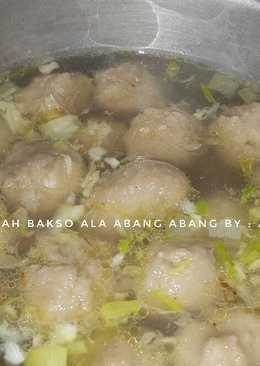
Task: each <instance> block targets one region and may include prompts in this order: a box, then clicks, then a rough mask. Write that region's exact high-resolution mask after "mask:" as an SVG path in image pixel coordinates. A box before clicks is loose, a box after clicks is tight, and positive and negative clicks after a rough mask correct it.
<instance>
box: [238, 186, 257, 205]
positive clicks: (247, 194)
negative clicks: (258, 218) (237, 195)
mask: <svg viewBox="0 0 260 366" xmlns="http://www.w3.org/2000/svg"><path fill="white" fill-rule="evenodd" d="M255 197H256V188H255V186H254V185H252V184H247V185H246V186H245V187H244V189H243V190H242V193H241V203H243V204H245V203H247V202H250V201H252V200H254V198H255Z"/></svg>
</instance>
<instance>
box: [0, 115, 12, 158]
mask: <svg viewBox="0 0 260 366" xmlns="http://www.w3.org/2000/svg"><path fill="white" fill-rule="evenodd" d="M13 139H14V136H13V133H12V131H11V129H10V127H9V126H8V124H7V123H6V122H5V120H4V119H3V118H2V117H1V116H0V157H2V156H3V155H4V154H5V153H6V151H7V149H8V148H9V146H10V143H11V142H12V141H13Z"/></svg>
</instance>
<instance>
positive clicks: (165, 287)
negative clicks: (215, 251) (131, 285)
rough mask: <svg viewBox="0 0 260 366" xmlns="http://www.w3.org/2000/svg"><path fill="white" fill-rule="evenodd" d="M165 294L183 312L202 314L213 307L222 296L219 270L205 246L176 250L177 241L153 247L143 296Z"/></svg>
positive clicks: (156, 244)
mask: <svg viewBox="0 0 260 366" xmlns="http://www.w3.org/2000/svg"><path fill="white" fill-rule="evenodd" d="M155 291H162V292H163V293H165V294H166V295H167V296H170V297H172V298H173V299H175V300H176V301H177V303H179V304H180V305H181V306H182V307H183V308H184V309H186V310H188V311H193V312H194V311H195V312H199V311H200V310H203V309H204V308H205V307H206V308H208V307H209V306H211V305H214V304H215V303H216V301H217V299H218V296H219V294H220V286H219V282H218V276H217V270H216V268H215V265H214V259H213V257H212V255H211V253H210V251H209V250H207V249H206V248H203V247H202V246H198V245H196V246H189V247H184V246H182V247H176V243H174V242H166V243H161V242H158V243H154V244H152V245H151V247H150V252H149V254H148V261H147V265H146V269H145V272H144V284H143V286H142V287H141V292H140V293H141V294H142V292H143V295H144V296H146V295H148V296H149V294H153V293H154V292H155Z"/></svg>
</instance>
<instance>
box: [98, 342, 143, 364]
mask: <svg viewBox="0 0 260 366" xmlns="http://www.w3.org/2000/svg"><path fill="white" fill-rule="evenodd" d="M143 364H144V363H143V362H142V360H141V358H140V355H139V354H138V352H137V351H136V349H135V348H134V347H132V346H131V345H130V344H129V343H127V342H126V341H123V340H120V339H118V340H117V341H113V342H111V343H110V344H108V345H107V346H106V347H104V349H103V350H102V351H101V352H100V353H99V354H98V356H97V358H96V360H95V361H94V363H93V364H92V366H140V365H143Z"/></svg>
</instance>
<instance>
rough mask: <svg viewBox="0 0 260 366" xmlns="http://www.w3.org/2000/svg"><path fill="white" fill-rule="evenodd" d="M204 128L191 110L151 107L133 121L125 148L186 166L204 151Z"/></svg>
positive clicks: (131, 152)
mask: <svg viewBox="0 0 260 366" xmlns="http://www.w3.org/2000/svg"><path fill="white" fill-rule="evenodd" d="M202 131H203V130H202V125H201V123H200V122H199V121H196V120H194V119H193V117H192V115H191V114H189V113H188V112H184V111H181V110H178V109H177V108H175V107H174V108H167V109H155V108H149V109H146V110H145V111H144V112H143V113H141V114H139V115H138V116H136V117H135V118H134V119H133V120H132V122H131V126H130V129H129V131H128V132H127V134H126V136H125V145H126V151H127V153H128V154H129V155H130V156H138V155H139V156H144V157H148V158H152V159H158V160H164V161H168V162H170V163H173V164H174V165H176V166H178V167H186V166H188V165H190V164H191V163H192V162H193V161H194V159H196V158H198V157H199V156H200V155H201V153H202Z"/></svg>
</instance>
